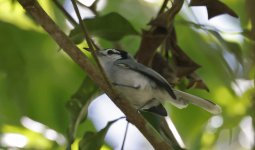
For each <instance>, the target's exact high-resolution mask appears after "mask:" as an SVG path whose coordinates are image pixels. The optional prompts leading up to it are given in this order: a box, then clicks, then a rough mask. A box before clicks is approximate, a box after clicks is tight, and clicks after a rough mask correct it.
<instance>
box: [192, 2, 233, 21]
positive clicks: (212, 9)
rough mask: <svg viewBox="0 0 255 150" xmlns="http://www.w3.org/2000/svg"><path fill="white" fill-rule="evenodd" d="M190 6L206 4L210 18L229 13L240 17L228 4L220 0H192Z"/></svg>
mask: <svg viewBox="0 0 255 150" xmlns="http://www.w3.org/2000/svg"><path fill="white" fill-rule="evenodd" d="M189 5H190V6H205V7H206V9H207V12H208V19H211V18H213V17H215V16H218V15H222V14H229V15H230V16H232V17H236V18H238V15H237V14H236V13H235V12H234V11H233V10H232V9H231V8H229V7H228V6H227V5H226V4H224V3H222V2H220V1H218V0H191V2H190V4H189Z"/></svg>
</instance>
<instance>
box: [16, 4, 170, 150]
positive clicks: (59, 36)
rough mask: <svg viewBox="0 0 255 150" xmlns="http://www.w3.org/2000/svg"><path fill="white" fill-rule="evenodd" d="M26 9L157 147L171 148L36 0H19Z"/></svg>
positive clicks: (167, 149)
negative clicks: (111, 87) (107, 81)
mask: <svg viewBox="0 0 255 150" xmlns="http://www.w3.org/2000/svg"><path fill="white" fill-rule="evenodd" d="M18 2H19V3H20V4H21V5H22V6H23V8H24V9H26V11H27V12H28V13H29V14H30V15H32V16H33V17H34V19H35V20H36V21H37V23H39V24H40V25H41V26H42V27H43V28H44V30H45V31H47V32H48V33H49V35H50V36H51V37H52V38H53V39H54V40H55V41H56V43H57V44H58V45H59V46H60V47H61V48H62V49H63V50H64V51H65V52H66V53H67V54H68V55H69V56H70V57H71V58H72V59H73V61H74V62H76V63H77V64H78V65H80V67H81V68H82V69H83V70H84V71H85V72H86V73H87V75H88V76H89V77H90V78H91V79H92V80H93V81H94V82H95V83H96V84H97V85H98V86H99V87H100V88H101V89H102V90H104V91H105V92H106V93H107V95H108V96H109V97H110V98H111V99H112V101H113V102H114V103H115V104H116V105H117V106H118V107H119V108H120V109H121V110H122V111H123V113H124V114H125V115H126V116H127V118H128V120H129V122H131V123H132V124H134V125H135V126H136V127H137V128H138V129H139V130H140V131H141V133H143V135H144V136H145V137H146V138H147V139H148V141H149V142H150V143H151V144H152V146H153V147H154V148H155V149H160V150H170V149H173V148H172V147H171V145H169V144H168V143H167V142H165V141H164V139H163V138H162V137H161V136H160V135H159V133H158V132H157V131H156V130H155V129H154V128H153V127H152V126H151V124H150V123H148V122H147V121H146V120H145V119H144V118H143V117H142V116H141V114H139V113H137V111H136V110H135V109H134V108H133V107H131V106H130V104H129V103H127V102H126V101H125V100H123V99H122V97H121V96H119V95H117V94H115V93H114V92H113V91H111V90H110V89H109V86H108V84H106V83H105V82H104V80H103V78H102V76H101V74H100V73H99V72H98V71H97V69H96V68H95V66H94V65H93V64H92V63H91V62H90V61H89V60H88V59H87V57H86V56H85V55H84V53H83V52H81V51H80V50H79V48H77V47H76V45H75V44H74V43H73V42H72V41H71V40H70V39H69V38H68V37H67V36H66V35H65V34H64V32H63V31H61V30H60V29H59V27H58V26H57V25H56V24H55V22H54V21H53V20H52V19H51V18H50V17H49V16H48V15H47V14H46V12H45V11H44V10H43V9H42V8H41V6H40V5H39V4H38V3H37V1H36V0H18Z"/></svg>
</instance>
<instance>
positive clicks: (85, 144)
mask: <svg viewBox="0 0 255 150" xmlns="http://www.w3.org/2000/svg"><path fill="white" fill-rule="evenodd" d="M119 119H122V118H118V119H116V120H113V121H110V122H108V123H107V125H106V126H105V127H104V128H103V129H102V130H100V131H99V132H97V133H95V132H86V133H85V134H84V136H83V138H82V139H81V141H80V143H79V149H80V150H99V149H100V148H101V146H102V145H103V144H104V138H105V135H106V133H107V131H108V129H109V128H110V127H111V125H112V124H113V123H115V122H116V121H118V120H119Z"/></svg>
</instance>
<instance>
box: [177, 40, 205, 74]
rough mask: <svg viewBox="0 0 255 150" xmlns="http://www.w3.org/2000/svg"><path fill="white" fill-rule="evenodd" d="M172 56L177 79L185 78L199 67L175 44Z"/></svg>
mask: <svg viewBox="0 0 255 150" xmlns="http://www.w3.org/2000/svg"><path fill="white" fill-rule="evenodd" d="M172 55H173V60H174V64H175V66H176V71H177V75H178V77H182V76H187V75H189V74H191V73H193V72H194V71H195V70H197V69H198V68H199V67H200V65H199V64H197V63H196V62H194V61H193V60H192V59H191V58H190V57H189V56H188V55H187V54H185V53H184V51H183V50H182V49H181V47H179V46H178V45H177V44H174V45H173V49H172Z"/></svg>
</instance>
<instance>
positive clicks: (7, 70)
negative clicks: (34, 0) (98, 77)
mask: <svg viewBox="0 0 255 150" xmlns="http://www.w3.org/2000/svg"><path fill="white" fill-rule="evenodd" d="M59 2H60V3H61V4H63V6H64V8H65V9H66V10H67V11H68V12H69V13H70V14H71V15H72V16H73V18H76V17H75V13H74V11H73V9H72V5H71V2H70V1H59ZM93 2H94V1H93V0H91V1H90V0H84V1H82V0H80V4H79V8H80V10H81V12H82V16H83V17H85V18H93V17H94V16H104V15H107V14H109V13H112V12H115V13H117V14H119V15H121V16H122V17H124V18H125V19H126V21H127V22H128V24H129V25H130V26H132V32H133V33H131V31H130V33H125V34H124V33H123V34H124V35H123V36H121V37H117V40H116V39H114V40H113V39H111V38H109V37H108V35H107V36H105V35H103V36H102V35H100V34H99V33H98V32H96V30H95V29H93V28H92V30H93V31H94V30H95V32H93V33H94V35H93V39H94V40H95V41H96V42H97V43H98V44H99V45H100V47H103V48H111V47H116V46H120V45H121V47H122V48H123V49H125V50H127V51H128V52H130V53H131V54H135V53H136V51H137V49H138V48H139V44H140V42H141V33H142V30H143V29H148V22H150V20H151V19H152V18H153V17H155V16H156V15H157V12H158V10H159V8H160V7H161V4H162V3H163V1H162V0H137V1H134V0H133V1H132V0H119V1H110V0H99V1H98V3H97V6H96V8H95V9H93V10H92V9H91V8H88V7H89V6H90V5H92V4H93ZM221 2H224V3H225V4H226V5H227V6H228V7H229V8H231V9H232V10H234V11H235V13H236V14H237V15H238V16H239V18H236V17H233V16H231V15H228V14H222V15H218V16H215V17H213V18H211V19H210V20H208V17H207V16H208V12H207V11H208V10H207V9H206V7H204V6H194V7H189V6H188V4H189V1H185V2H184V5H183V7H182V10H181V12H180V13H179V14H178V15H177V17H176V18H175V28H176V34H177V39H178V43H179V45H180V46H181V47H182V49H183V50H184V51H185V53H186V54H187V55H188V56H189V57H190V58H192V59H193V60H194V61H195V62H196V63H197V64H199V65H201V68H199V69H198V70H197V71H196V73H197V74H198V75H199V76H200V77H201V78H202V79H203V82H204V84H205V85H206V86H207V88H208V89H209V91H210V92H207V91H206V89H207V88H202V89H197V88H190V89H187V88H184V86H183V84H185V83H186V82H187V81H185V80H184V81H182V82H181V83H180V85H178V86H177V88H180V89H182V90H184V91H186V92H189V93H192V94H195V95H198V96H201V97H205V98H207V99H211V100H213V101H214V102H215V103H217V104H218V105H220V106H221V107H222V111H223V112H222V114H221V115H217V116H212V115H211V114H209V113H208V112H206V111H204V110H202V109H200V108H198V107H195V106H189V107H188V108H186V109H182V110H180V109H177V108H175V107H173V106H171V105H169V104H166V105H165V107H166V108H167V110H168V113H169V116H170V117H171V120H172V122H173V124H174V125H175V128H176V129H177V131H178V132H179V134H180V137H181V138H182V140H183V142H184V143H185V145H186V146H187V147H188V149H193V150H197V149H204V150H211V149H218V150H221V149H225V150H250V149H255V142H254V141H255V138H254V137H255V135H254V124H255V121H254V117H255V90H254V77H255V64H254V62H255V42H254V40H255V35H254V31H255V30H254V22H255V21H254V20H255V19H254V18H255V16H254V14H255V13H253V12H252V9H253V8H252V7H255V4H254V5H252V3H253V2H252V0H244V1H239V0H222V1H221ZM39 3H40V4H41V5H42V7H43V8H44V9H45V11H46V12H47V13H48V14H49V15H50V16H51V17H52V19H53V20H54V21H56V23H57V24H58V25H59V26H60V27H61V28H62V29H63V30H64V32H65V33H66V34H69V32H70V30H71V29H72V28H73V26H72V24H71V23H70V22H69V21H68V20H66V18H65V16H64V15H63V14H62V12H61V11H60V10H59V9H58V8H57V7H56V5H55V4H54V2H53V1H52V0H39ZM76 20H77V19H76ZM109 24H110V25H111V24H112V27H113V28H114V26H115V25H116V24H118V22H114V21H113V22H110V23H108V24H107V25H106V24H100V25H99V27H100V26H104V25H105V26H108V25H109ZM0 46H1V48H0V149H65V148H66V146H67V145H68V143H69V142H70V137H72V138H73V140H74V144H72V146H71V148H72V149H78V142H79V141H80V140H81V139H82V137H83V134H84V133H86V132H93V133H96V131H98V130H100V129H102V128H104V127H105V126H106V125H107V122H109V121H112V120H114V119H117V118H119V117H122V116H123V114H122V113H121V112H120V110H118V108H116V106H115V105H114V104H112V102H111V101H110V100H109V98H108V97H107V96H106V95H101V94H100V95H101V96H99V97H97V96H98V95H99V92H98V91H99V90H98V89H97V87H96V86H95V85H94V84H93V82H92V81H90V80H89V79H88V77H87V76H86V74H85V73H84V72H83V71H82V70H81V69H80V68H79V66H78V65H76V64H75V63H74V62H73V61H72V60H71V59H70V58H69V57H68V56H67V55H66V54H65V53H64V52H63V51H62V50H61V49H60V48H59V47H58V45H56V43H55V42H54V41H53V40H52V39H51V38H50V37H49V35H48V34H47V33H46V32H45V31H44V30H43V29H42V28H41V27H40V26H39V25H38V24H37V23H35V22H34V20H33V19H32V18H31V17H30V16H29V15H28V14H27V13H26V12H25V11H24V10H23V8H22V7H21V6H20V5H19V3H17V2H16V1H15V0H9V1H6V0H0ZM78 46H79V47H80V48H83V47H86V43H84V42H83V43H79V45H78ZM85 53H86V52H85ZM198 84H199V83H198ZM96 95H97V96H96ZM93 99H95V100H93ZM91 101H92V102H91ZM90 102H91V103H90ZM89 104H90V105H89ZM82 110H85V111H86V112H87V110H88V114H87V113H84V112H83V113H81V112H82ZM77 118H78V119H77ZM81 118H82V119H81ZM79 119H80V120H79ZM125 127H126V121H125V119H123V120H119V121H117V122H116V123H114V124H113V125H111V126H110V129H109V130H108V133H107V134H106V137H105V139H106V142H105V143H104V144H103V147H102V148H101V149H103V150H107V149H120V146H121V142H122V139H123V136H124V131H125ZM129 127H130V130H129V131H128V136H127V140H126V144H125V149H127V150H129V149H132V150H134V149H142V148H144V149H152V147H151V145H150V144H149V143H148V142H147V141H146V140H145V139H144V137H143V136H142V135H141V134H140V133H139V131H138V130H137V129H136V128H135V127H134V126H132V125H130V126H129ZM103 138H104V137H103Z"/></svg>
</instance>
